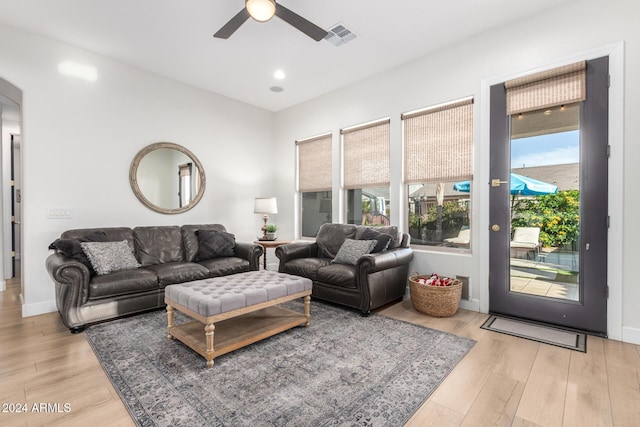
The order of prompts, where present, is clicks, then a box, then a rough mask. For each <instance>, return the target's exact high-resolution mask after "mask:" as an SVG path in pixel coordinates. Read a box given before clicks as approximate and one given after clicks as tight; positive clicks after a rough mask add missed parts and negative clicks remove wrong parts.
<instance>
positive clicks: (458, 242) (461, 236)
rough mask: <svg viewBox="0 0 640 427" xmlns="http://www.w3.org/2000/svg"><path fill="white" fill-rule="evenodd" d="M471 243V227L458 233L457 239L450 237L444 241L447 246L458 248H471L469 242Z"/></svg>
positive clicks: (464, 228)
mask: <svg viewBox="0 0 640 427" xmlns="http://www.w3.org/2000/svg"><path fill="white" fill-rule="evenodd" d="M470 241H471V229H470V228H469V227H466V226H465V227H463V228H462V229H461V230H460V232H459V233H458V236H457V237H450V238H448V239H444V240H443V242H444V243H445V244H446V245H447V246H456V247H467V248H468V247H469V242H470Z"/></svg>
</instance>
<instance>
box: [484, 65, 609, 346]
mask: <svg viewBox="0 0 640 427" xmlns="http://www.w3.org/2000/svg"><path fill="white" fill-rule="evenodd" d="M584 74H585V85H586V97H585V98H584V100H583V101H579V102H575V103H567V104H560V105H554V106H550V107H549V106H545V107H544V108H541V109H538V110H533V111H527V112H524V113H518V114H507V108H506V104H507V90H508V89H506V88H505V85H504V84H499V85H495V86H492V87H491V123H490V126H491V130H490V134H491V137H490V139H491V143H490V144H491V145H490V146H491V148H490V150H491V167H490V173H491V178H492V179H491V190H490V224H491V231H490V241H489V245H490V262H489V297H490V302H489V310H490V311H491V312H493V313H496V314H504V315H508V316H514V317H520V318H525V319H530V320H534V321H539V322H544V323H550V324H555V325H559V326H564V327H569V328H574V329H580V330H585V331H588V332H591V333H594V334H599V335H606V331H607V321H606V320H607V312H606V307H607V282H606V279H607V221H608V217H607V215H608V213H607V200H608V194H607V190H608V181H607V177H608V140H607V137H608V58H606V57H605V58H599V59H595V60H591V61H587V62H586V67H585V71H584ZM522 181H524V182H522Z"/></svg>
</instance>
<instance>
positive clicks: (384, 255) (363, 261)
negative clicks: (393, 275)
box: [356, 248, 413, 275]
mask: <svg viewBox="0 0 640 427" xmlns="http://www.w3.org/2000/svg"><path fill="white" fill-rule="evenodd" d="M412 259H413V250H412V249H411V248H397V249H391V250H388V251H384V252H379V253H375V254H367V255H364V256H362V257H360V259H359V260H358V263H357V265H356V269H357V271H358V272H359V273H360V274H361V275H363V274H370V273H375V272H376V271H382V270H387V269H389V268H393V267H397V266H400V265H405V264H409V263H410V262H411V260H412Z"/></svg>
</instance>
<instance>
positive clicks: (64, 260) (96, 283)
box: [46, 224, 263, 332]
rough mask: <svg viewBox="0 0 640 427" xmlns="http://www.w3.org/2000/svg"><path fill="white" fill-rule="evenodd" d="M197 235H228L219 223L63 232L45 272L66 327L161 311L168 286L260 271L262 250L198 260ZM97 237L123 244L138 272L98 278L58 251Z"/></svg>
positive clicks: (241, 247)
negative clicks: (204, 232) (202, 232)
mask: <svg viewBox="0 0 640 427" xmlns="http://www.w3.org/2000/svg"><path fill="white" fill-rule="evenodd" d="M198 230H212V231H219V232H224V233H226V229H225V227H224V226H223V225H221V224H201V225H195V224H194V225H183V226H182V227H178V226H150V227H136V228H133V229H131V228H126V227H107V228H89V229H76V230H68V231H65V232H64V233H62V235H61V236H60V239H58V240H56V242H54V243H53V244H52V248H56V252H55V253H53V254H51V255H49V256H48V257H47V260H46V268H47V271H48V272H49V275H50V276H51V278H52V279H53V281H54V282H55V287H56V304H57V307H58V311H59V313H60V316H61V317H62V322H63V323H64V325H65V326H66V327H68V328H69V329H71V331H72V332H79V331H81V330H82V329H84V327H85V326H86V325H87V324H90V323H94V322H99V321H103V320H108V319H114V318H118V317H122V316H125V315H129V314H134V313H139V312H143V311H147V310H150V309H155V308H161V307H164V306H165V304H164V288H165V286H167V285H170V284H174V283H183V282H188V281H192V280H199V279H204V278H207V277H214V276H225V275H229V274H234V273H240V272H245V271H250V270H258V269H259V265H260V264H259V258H260V256H261V255H262V251H263V250H262V247H261V246H259V245H255V244H252V243H241V242H235V247H233V249H232V251H233V254H232V255H233V256H220V257H214V258H211V259H200V256H199V253H198V248H199V241H198V235H197V234H196V232H197V231H198ZM96 235H98V236H100V239H99V241H104V242H118V241H123V240H124V241H126V242H127V243H128V245H129V247H130V248H131V250H132V251H133V254H134V256H135V258H136V259H137V261H138V262H139V263H140V264H141V267H139V268H133V269H126V270H119V271H113V272H111V273H108V274H102V275H98V274H96V273H95V271H92V269H91V268H90V267H91V266H87V264H86V263H83V262H81V261H79V260H78V259H77V258H71V257H70V256H67V255H71V254H69V253H63V252H61V251H60V250H58V249H57V248H58V247H59V246H60V245H58V246H56V244H57V243H58V242H61V241H62V242H66V243H67V244H68V243H69V242H81V241H91V240H92V236H96ZM231 238H232V237H231ZM94 241H95V240H94ZM78 247H79V246H78ZM76 255H77V254H76ZM197 255H198V257H197ZM71 256H73V255H71Z"/></svg>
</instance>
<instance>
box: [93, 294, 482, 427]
mask: <svg viewBox="0 0 640 427" xmlns="http://www.w3.org/2000/svg"><path fill="white" fill-rule="evenodd" d="M286 305H287V306H289V307H290V308H294V309H296V310H302V304H301V303H298V301H294V302H290V303H287V304H286ZM185 320H187V318H186V317H185V316H184V315H182V314H181V313H176V323H180V322H182V321H185ZM165 329H166V313H165V312H164V311H155V312H151V313H146V314H142V315H138V316H135V317H131V318H126V319H121V320H116V321H112V322H108V323H104V324H100V325H95V326H91V327H89V328H88V329H86V331H85V335H86V337H87V340H88V341H89V343H90V344H91V346H92V347H93V350H94V351H95V353H96V355H97V357H98V359H99V360H100V363H101V364H102V366H103V368H104V370H105V372H106V373H107V375H108V376H109V378H110V379H111V382H112V383H113V385H114V387H115V389H116V390H117V391H118V393H119V394H120V396H121V398H122V400H123V402H124V403H125V405H126V406H127V409H128V410H129V412H130V414H131V416H132V418H133V419H134V421H135V422H136V423H137V424H138V425H140V426H189V427H195V426H253V427H260V426H296V427H301V426H329V425H331V426H401V425H403V424H404V423H405V422H406V420H408V419H409V417H411V415H412V414H413V413H414V412H415V411H416V410H417V409H418V408H419V407H420V406H421V404H422V403H423V402H424V401H425V400H426V399H427V397H429V395H430V394H431V393H432V392H433V391H434V390H435V388H436V387H437V386H438V384H440V382H441V381H442V380H443V379H444V378H445V377H446V376H447V375H448V374H449V372H451V370H452V369H453V368H454V367H455V365H456V364H457V363H458V362H459V361H460V360H461V359H462V358H463V357H464V355H465V354H466V353H467V352H468V351H469V350H470V349H471V348H472V347H473V345H474V344H475V341H473V340H471V339H467V338H460V337H457V336H455V335H452V334H449V333H445V332H440V331H436V330H433V329H428V328H424V327H421V326H417V325H413V324H410V323H406V322H402V321H398V320H394V319H391V318H388V317H385V316H381V315H371V316H369V317H362V316H360V315H359V314H358V313H355V312H352V311H348V310H344V309H341V308H339V307H334V306H331V305H326V304H322V303H318V302H316V301H313V302H312V305H311V326H309V327H308V328H305V327H297V328H294V329H291V330H288V331H285V332H283V333H280V334H278V335H275V336H273V337H271V338H268V339H266V340H263V341H260V342H258V343H255V344H252V345H250V346H248V347H245V348H242V349H239V350H236V351H234V352H231V353H228V354H226V355H223V356H220V357H218V358H216V359H215V365H214V366H213V367H212V368H206V367H205V360H204V358H203V357H201V356H200V355H198V354H197V353H195V352H194V351H192V350H191V349H189V348H188V347H186V346H184V345H183V344H181V343H180V342H179V341H177V340H171V341H170V340H168V339H167V338H166V332H165Z"/></svg>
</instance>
